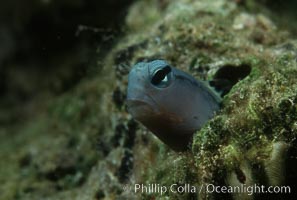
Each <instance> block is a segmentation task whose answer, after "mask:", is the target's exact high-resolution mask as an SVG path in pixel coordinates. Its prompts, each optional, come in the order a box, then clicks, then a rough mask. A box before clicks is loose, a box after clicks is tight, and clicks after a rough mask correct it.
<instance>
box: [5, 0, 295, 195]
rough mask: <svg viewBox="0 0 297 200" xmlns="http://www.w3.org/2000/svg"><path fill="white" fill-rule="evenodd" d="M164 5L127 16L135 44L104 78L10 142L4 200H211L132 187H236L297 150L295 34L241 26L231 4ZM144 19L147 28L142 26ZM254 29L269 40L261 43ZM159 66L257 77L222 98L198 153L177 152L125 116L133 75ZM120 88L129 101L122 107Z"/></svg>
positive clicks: (128, 41) (125, 42) (58, 103)
mask: <svg viewBox="0 0 297 200" xmlns="http://www.w3.org/2000/svg"><path fill="white" fill-rule="evenodd" d="M146 5H149V8H148V10H146V12H141V11H140V9H141V8H143V7H145V6H146ZM162 6H164V7H162ZM162 6H161V7H160V5H159V4H158V3H157V1H138V2H136V3H135V4H134V6H133V7H132V8H131V9H132V10H133V11H131V12H129V14H128V16H127V25H128V28H127V29H128V33H127V36H126V37H124V38H122V40H121V41H119V43H118V44H117V45H116V46H115V47H114V49H112V51H111V52H110V53H109V54H108V55H107V57H106V59H105V60H104V66H105V68H104V70H103V71H102V72H100V73H99V74H97V75H95V76H93V77H92V79H86V80H84V81H82V82H81V83H80V84H79V85H78V86H77V87H76V88H74V89H73V90H71V91H70V92H68V93H66V94H64V95H61V96H60V97H57V98H56V99H54V100H53V101H51V102H50V103H48V105H47V106H46V110H45V111H44V113H43V115H42V116H39V117H38V118H37V119H31V120H32V121H31V122H29V123H27V124H25V125H23V127H21V130H17V131H18V132H19V133H21V134H18V135H15V137H14V138H12V140H11V141H7V139H6V138H3V139H2V138H1V141H4V140H6V142H7V145H1V160H2V161H5V162H6V164H5V165H1V168H0V172H1V173H0V180H1V182H2V183H3V184H2V185H1V187H0V188H1V190H0V191H1V194H0V195H1V196H0V197H1V199H8V200H9V199H40V198H45V199H104V198H106V199H116V198H118V199H137V198H139V197H141V198H142V199H153V198H155V199H191V198H197V196H198V197H199V198H210V199H211V198H214V197H213V196H211V194H205V193H202V194H187V193H184V194H174V193H170V192H167V193H165V194H163V195H162V196H161V195H160V194H158V193H153V194H148V193H143V194H140V193H137V194H135V193H134V192H131V191H130V192H124V191H123V189H122V187H123V185H125V184H127V185H130V186H133V184H135V183H143V184H152V183H158V184H160V185H165V186H170V185H172V184H180V185H182V184H191V185H196V186H201V185H202V184H208V183H214V184H233V183H228V181H226V179H228V177H230V176H231V175H232V174H233V173H237V175H238V174H240V173H241V172H242V171H243V172H246V171H248V170H249V169H250V168H249V166H260V167H262V166H264V165H265V163H267V161H268V160H269V159H270V157H271V152H272V149H273V144H274V143H275V142H279V141H283V142H285V143H287V144H289V145H291V146H294V145H296V144H295V138H296V134H297V125H296V123H297V95H296V94H297V90H296V88H297V82H296V80H295V76H296V74H297V66H296V53H295V52H296V50H295V49H296V48H297V45H296V44H297V43H296V42H295V41H294V40H291V41H289V42H288V43H289V44H290V47H291V48H289V49H288V48H287V46H288V45H284V44H285V43H284V42H286V41H287V38H286V36H287V33H285V32H282V31H279V30H278V29H275V28H272V27H269V24H270V25H271V26H272V25H273V23H272V22H269V23H267V24H268V25H267V24H266V26H264V27H263V23H262V21H261V20H260V19H259V18H257V16H256V14H250V15H249V17H251V18H253V19H254V20H256V22H257V23H254V24H252V25H249V26H244V28H243V29H242V30H236V29H234V27H233V24H234V21H235V18H236V17H237V16H239V15H240V14H241V12H242V9H243V8H241V7H240V6H239V5H237V4H235V3H234V2H232V1H224V0H220V1H199V2H194V1H188V0H184V1H170V2H167V1H164V5H162ZM244 12H246V11H245V10H244ZM139 13H141V14H142V15H141V18H142V19H135V15H136V16H137V15H139ZM264 17H265V16H264ZM257 20H258V21H257ZM265 20H266V21H267V20H268V21H269V19H268V18H265ZM242 23H244V21H243V22H242ZM259 24H260V25H259ZM267 26H268V27H267ZM255 31H260V32H261V34H263V35H265V38H264V39H261V40H256V41H255V40H254V38H253V37H254V35H253V34H254V33H255ZM271 41H273V42H271ZM153 58H163V59H166V60H168V61H169V62H170V63H172V65H173V66H175V67H177V68H179V69H182V70H185V71H188V72H190V73H192V74H193V75H194V76H196V77H197V78H201V79H211V78H212V77H213V76H214V74H215V72H216V71H217V70H218V69H219V68H220V67H222V66H224V65H226V64H231V65H234V66H239V65H241V64H247V65H249V66H250V67H251V69H252V70H251V73H250V74H249V76H247V77H246V78H244V79H243V80H240V81H239V82H238V83H237V84H236V85H235V86H234V87H233V88H232V90H231V91H230V92H229V93H228V94H227V95H226V96H225V97H224V99H223V107H222V110H221V111H219V112H218V113H217V115H216V116H215V117H214V118H213V119H212V120H210V121H209V122H208V123H207V124H205V126H204V127H203V128H202V129H201V130H199V131H197V133H195V135H194V138H193V144H192V147H191V148H190V149H191V150H190V152H186V153H175V152H172V151H171V150H170V149H168V147H166V146H165V145H164V144H162V143H161V142H160V141H159V140H158V139H157V138H155V137H154V136H153V135H152V134H151V133H149V132H148V131H147V130H146V129H145V128H144V127H142V126H136V125H134V123H135V122H133V120H131V117H130V116H129V115H128V114H127V112H126V111H125V105H124V101H123V98H124V96H125V91H126V84H127V80H126V77H127V73H128V71H129V68H130V66H131V65H132V64H134V63H135V62H137V61H139V60H143V59H153ZM112 90H114V91H117V92H118V94H119V95H116V96H114V99H113V101H112V98H113V97H112V96H113V95H112ZM118 98H119V99H118ZM7 134H9V133H7ZM12 150H13V151H14V152H15V153H14V154H12V153H10V152H11V151H12ZM129 162H132V166H131V163H130V164H128V165H126V163H129ZM295 162H296V161H295ZM119 169H121V170H119ZM256 172H259V171H256ZM7 177H9V178H7ZM226 177H227V178H226ZM248 178H251V179H252V180H253V181H255V182H258V183H261V182H265V181H266V180H263V179H265V178H263V177H254V175H253V177H248Z"/></svg>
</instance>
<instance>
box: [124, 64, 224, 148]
mask: <svg viewBox="0 0 297 200" xmlns="http://www.w3.org/2000/svg"><path fill="white" fill-rule="evenodd" d="M220 102H221V98H220V96H219V95H218V94H216V92H215V91H214V90H212V89H211V88H210V87H209V85H208V83H207V82H204V81H200V80H196V79H195V78H194V77H193V76H191V75H189V74H187V73H186V72H183V71H181V70H179V69H177V68H174V67H172V66H171V65H170V64H169V63H167V62H166V61H164V60H154V61H151V62H139V63H137V64H136V65H135V66H133V67H132V69H131V71H130V73H129V77H128V91H127V106H128V112H129V113H130V114H131V115H132V116H133V118H134V119H136V120H137V121H139V122H141V123H142V124H143V125H144V126H145V127H147V128H148V129H149V130H150V131H151V132H153V133H154V134H155V135H156V136H157V137H158V138H159V139H160V140H161V141H163V142H164V143H165V144H167V145H168V146H169V147H171V148H172V149H173V150H175V151H185V150H187V149H188V148H189V147H190V144H191V140H192V137H193V134H194V133H195V132H196V131H197V130H199V129H201V127H202V126H203V125H204V124H205V123H206V122H207V121H208V120H209V119H211V118H212V117H213V116H214V114H215V112H216V111H218V110H219V109H220Z"/></svg>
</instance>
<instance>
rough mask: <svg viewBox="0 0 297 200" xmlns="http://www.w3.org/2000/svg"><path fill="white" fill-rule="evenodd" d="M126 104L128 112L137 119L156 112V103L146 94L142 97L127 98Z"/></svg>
mask: <svg viewBox="0 0 297 200" xmlns="http://www.w3.org/2000/svg"><path fill="white" fill-rule="evenodd" d="M126 104H127V107H128V112H129V113H130V114H131V115H132V116H133V117H134V118H135V119H137V120H140V119H143V118H148V117H149V116H152V115H155V114H156V113H158V106H157V104H156V103H155V101H154V100H153V99H152V98H151V97H149V96H146V98H144V99H138V98H128V99H127V100H126Z"/></svg>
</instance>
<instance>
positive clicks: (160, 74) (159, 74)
mask: <svg viewBox="0 0 297 200" xmlns="http://www.w3.org/2000/svg"><path fill="white" fill-rule="evenodd" d="M170 72H171V67H169V66H166V67H163V68H160V69H157V70H156V71H155V72H154V74H153V76H152V79H151V83H152V84H153V85H154V86H157V87H159V88H165V87H167V86H169V84H170V80H171V78H170Z"/></svg>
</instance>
